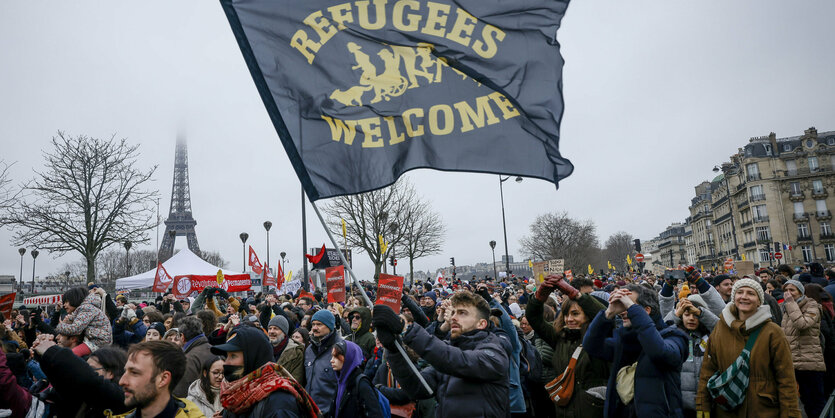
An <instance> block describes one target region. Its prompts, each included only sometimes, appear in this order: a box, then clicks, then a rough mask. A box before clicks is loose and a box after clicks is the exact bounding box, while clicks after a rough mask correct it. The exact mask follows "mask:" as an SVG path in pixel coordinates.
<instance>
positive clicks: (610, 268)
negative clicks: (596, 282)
mask: <svg viewBox="0 0 835 418" xmlns="http://www.w3.org/2000/svg"><path fill="white" fill-rule="evenodd" d="M606 263H607V264H609V270H614V269H615V268H614V267H612V262H611V261H606Z"/></svg>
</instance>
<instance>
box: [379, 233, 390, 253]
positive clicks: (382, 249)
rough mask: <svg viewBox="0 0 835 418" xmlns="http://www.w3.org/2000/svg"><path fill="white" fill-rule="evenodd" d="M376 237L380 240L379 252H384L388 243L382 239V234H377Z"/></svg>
mask: <svg viewBox="0 0 835 418" xmlns="http://www.w3.org/2000/svg"><path fill="white" fill-rule="evenodd" d="M377 239H379V240H380V254H385V253H386V250H387V249H388V248H389V246H388V243H387V242H386V241H385V240H384V239H383V234H380V235H378V236H377Z"/></svg>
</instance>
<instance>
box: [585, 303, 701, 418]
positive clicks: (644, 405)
mask: <svg viewBox="0 0 835 418" xmlns="http://www.w3.org/2000/svg"><path fill="white" fill-rule="evenodd" d="M627 315H628V317H629V319H630V321H632V326H631V327H630V328H618V329H616V330H614V332H613V331H612V330H613V329H614V327H615V321H614V320H613V319H611V320H610V319H606V313H605V311H604V312H600V313H598V314H597V316H596V317H595V318H594V320H593V321H592V323H591V324H590V325H589V329H588V331H587V332H586V336H585V338H584V339H583V348H584V349H585V350H586V351H587V352H588V353H589V355H591V356H593V357H598V358H601V359H603V360H606V361H609V362H611V363H612V371H611V373H610V374H609V382H608V384H607V386H606V404H605V406H604V416H607V417H620V416H625V415H628V414H627V413H626V410H627V406H626V405H624V404H623V403H622V402H621V399H620V396H619V395H618V392H617V374H618V371H619V370H620V369H621V368H622V367H625V366H629V365H631V364H632V363H635V362H636V361H637V362H638V367H637V368H636V369H635V398H634V399H633V400H632V405H634V408H635V413H636V415H637V416H639V417H641V418H655V417H665V418H666V417H682V416H683V413H682V400H681V365H682V363H684V361H685V360H686V359H687V354H688V351H687V335H686V334H685V333H684V332H683V331H681V330H680V329H678V328H676V327H675V326H669V327H666V326H665V325H664V323H663V322H662V321H661V318H660V317H658V316H657V315H656V317H657V319H653V318H652V317H650V316H649V315H647V313H646V311H645V310H644V308H643V307H642V306H640V305H638V304H635V305H632V306H630V307H629V309H628V310H627ZM609 335H612V336H611V337H609Z"/></svg>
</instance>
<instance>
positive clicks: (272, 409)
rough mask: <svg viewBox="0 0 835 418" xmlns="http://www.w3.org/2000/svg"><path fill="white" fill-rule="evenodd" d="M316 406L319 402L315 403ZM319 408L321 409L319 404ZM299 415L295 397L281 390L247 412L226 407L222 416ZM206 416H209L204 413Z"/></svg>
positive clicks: (280, 417)
mask: <svg viewBox="0 0 835 418" xmlns="http://www.w3.org/2000/svg"><path fill="white" fill-rule="evenodd" d="M316 406H319V404H318V403H317V404H316ZM319 409H320V410H321V406H320V407H319ZM299 416H300V415H299V406H298V404H297V403H296V398H295V397H293V395H291V394H290V393H289V392H285V391H283V390H277V391H275V392H273V393H271V394H270V396H267V398H266V399H264V400H262V401H261V402H258V403H256V404H255V406H253V407H252V409H250V410H249V411H248V412H247V413H243V414H233V413H232V412H229V411H228V410H226V409H224V410H223V418H297V417H299ZM323 416H324V415H323ZM178 418H179V417H178ZM206 418H211V417H209V416H208V415H206Z"/></svg>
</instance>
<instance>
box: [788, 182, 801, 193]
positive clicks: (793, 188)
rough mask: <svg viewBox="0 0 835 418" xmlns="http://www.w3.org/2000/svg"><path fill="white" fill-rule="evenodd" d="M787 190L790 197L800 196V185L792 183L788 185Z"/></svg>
mask: <svg viewBox="0 0 835 418" xmlns="http://www.w3.org/2000/svg"><path fill="white" fill-rule="evenodd" d="M789 190H790V193H791V195H792V196H799V195H800V183H798V182H796V181H793V182H791V183H789Z"/></svg>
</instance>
